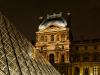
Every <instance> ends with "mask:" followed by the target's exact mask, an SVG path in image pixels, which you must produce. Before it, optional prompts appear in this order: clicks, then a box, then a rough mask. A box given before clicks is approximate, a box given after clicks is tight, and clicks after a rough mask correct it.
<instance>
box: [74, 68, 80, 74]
mask: <svg viewBox="0 0 100 75" xmlns="http://www.w3.org/2000/svg"><path fill="white" fill-rule="evenodd" d="M74 75H80V68H79V67H75V70H74Z"/></svg>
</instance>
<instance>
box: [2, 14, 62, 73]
mask: <svg viewBox="0 0 100 75" xmlns="http://www.w3.org/2000/svg"><path fill="white" fill-rule="evenodd" d="M38 53H39V52H37V50H35V48H34V47H33V46H32V44H31V43H30V42H29V41H28V40H27V39H26V38H25V37H24V36H23V35H22V34H21V33H20V32H19V31H17V30H16V28H15V27H14V26H13V25H12V24H11V23H10V22H9V21H8V19H7V18H6V17H5V16H3V15H2V14H1V13H0V75H60V74H59V72H57V71H56V70H55V68H54V67H53V66H52V65H51V64H49V62H48V61H46V60H45V59H44V58H43V56H42V55H40V54H38Z"/></svg>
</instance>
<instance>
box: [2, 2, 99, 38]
mask: <svg viewBox="0 0 100 75" xmlns="http://www.w3.org/2000/svg"><path fill="white" fill-rule="evenodd" d="M0 11H1V12H2V13H3V14H4V15H5V16H6V17H7V18H8V19H9V20H10V21H11V22H12V23H13V24H14V25H15V26H16V27H17V29H19V30H20V31H21V32H22V33H23V34H24V35H25V36H26V37H27V38H28V39H29V40H34V37H35V31H37V30H38V25H39V24H40V20H39V17H40V16H45V15H46V14H52V13H54V12H55V13H59V12H63V13H64V14H66V13H67V12H71V13H72V31H73V36H74V40H79V39H91V38H100V0H0Z"/></svg>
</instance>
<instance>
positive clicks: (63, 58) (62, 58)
mask: <svg viewBox="0 0 100 75" xmlns="http://www.w3.org/2000/svg"><path fill="white" fill-rule="evenodd" d="M64 61H65V57H64V54H63V55H62V56H61V62H62V63H64Z"/></svg>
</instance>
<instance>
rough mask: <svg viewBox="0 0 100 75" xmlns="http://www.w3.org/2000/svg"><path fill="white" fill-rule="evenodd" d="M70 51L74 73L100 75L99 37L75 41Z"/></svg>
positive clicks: (74, 74) (78, 74)
mask: <svg viewBox="0 0 100 75" xmlns="http://www.w3.org/2000/svg"><path fill="white" fill-rule="evenodd" d="M70 53H71V55H70V62H71V66H72V75H100V40H99V39H91V40H81V41H74V42H73V43H72V49H71V52H70Z"/></svg>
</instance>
